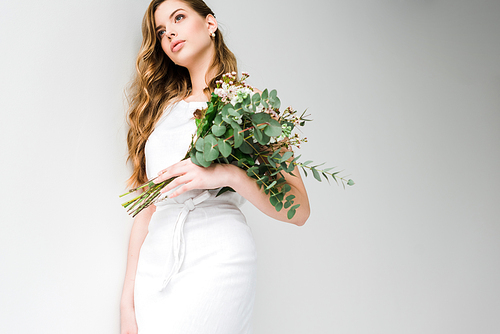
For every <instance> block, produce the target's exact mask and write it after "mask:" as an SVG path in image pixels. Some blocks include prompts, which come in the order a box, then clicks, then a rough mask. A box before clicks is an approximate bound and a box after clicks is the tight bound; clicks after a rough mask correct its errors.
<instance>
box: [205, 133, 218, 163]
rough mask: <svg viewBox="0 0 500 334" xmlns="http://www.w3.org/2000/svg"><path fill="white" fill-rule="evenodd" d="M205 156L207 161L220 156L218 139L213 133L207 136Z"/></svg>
mask: <svg viewBox="0 0 500 334" xmlns="http://www.w3.org/2000/svg"><path fill="white" fill-rule="evenodd" d="M203 157H204V158H205V160H206V161H213V160H215V159H217V158H218V157H219V148H218V145H217V139H216V138H215V137H214V136H213V135H212V134H210V135H208V136H206V137H205V145H204V150H203Z"/></svg>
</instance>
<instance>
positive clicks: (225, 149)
mask: <svg viewBox="0 0 500 334" xmlns="http://www.w3.org/2000/svg"><path fill="white" fill-rule="evenodd" d="M217 143H218V147H219V151H220V154H222V156H223V157H224V158H227V157H228V156H230V155H231V152H232V151H233V148H232V147H231V145H229V143H228V142H227V141H225V140H223V139H219V140H218V141H217Z"/></svg>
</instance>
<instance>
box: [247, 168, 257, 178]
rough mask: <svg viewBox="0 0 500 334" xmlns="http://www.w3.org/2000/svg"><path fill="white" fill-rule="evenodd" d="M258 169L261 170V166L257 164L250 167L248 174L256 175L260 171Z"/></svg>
mask: <svg viewBox="0 0 500 334" xmlns="http://www.w3.org/2000/svg"><path fill="white" fill-rule="evenodd" d="M258 171H259V167H256V166H253V167H250V168H248V170H247V175H248V176H255V174H256V173H258Z"/></svg>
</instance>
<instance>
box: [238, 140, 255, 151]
mask: <svg viewBox="0 0 500 334" xmlns="http://www.w3.org/2000/svg"><path fill="white" fill-rule="evenodd" d="M239 149H240V150H241V152H243V153H245V154H252V153H253V148H252V146H250V145H249V144H248V143H247V142H246V141H243V143H241V145H240V147H239Z"/></svg>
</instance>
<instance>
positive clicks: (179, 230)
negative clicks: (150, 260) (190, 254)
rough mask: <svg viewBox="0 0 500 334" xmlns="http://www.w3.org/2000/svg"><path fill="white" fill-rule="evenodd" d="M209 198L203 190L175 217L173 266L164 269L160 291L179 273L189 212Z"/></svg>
mask: <svg viewBox="0 0 500 334" xmlns="http://www.w3.org/2000/svg"><path fill="white" fill-rule="evenodd" d="M209 198H210V193H209V192H208V191H207V190H205V191H204V192H202V193H201V194H199V195H198V196H196V197H194V198H189V199H187V200H186V201H185V202H184V206H183V207H182V209H181V212H179V216H177V221H176V222H175V226H174V235H173V237H172V253H173V255H174V264H173V266H172V269H171V270H170V272H169V270H168V269H169V268H168V266H167V267H166V269H165V276H164V279H163V283H162V285H161V289H160V291H162V290H163V289H165V287H166V286H167V285H168V283H169V282H170V280H171V279H172V277H173V276H174V275H175V274H177V273H178V272H179V269H180V268H181V266H182V263H183V262H184V256H185V255H186V242H185V241H184V223H185V222H186V219H187V216H188V214H189V212H190V211H193V210H194V209H195V207H196V205H198V204H200V203H201V202H203V201H206V200H207V199H209Z"/></svg>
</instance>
